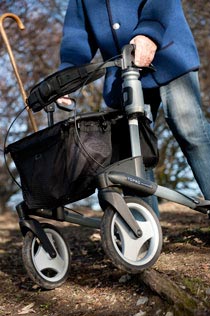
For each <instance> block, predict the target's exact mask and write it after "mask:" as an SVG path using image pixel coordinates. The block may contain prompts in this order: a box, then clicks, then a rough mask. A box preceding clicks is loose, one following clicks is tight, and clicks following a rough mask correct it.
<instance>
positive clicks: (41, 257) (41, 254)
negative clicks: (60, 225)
mask: <svg viewBox="0 0 210 316" xmlns="http://www.w3.org/2000/svg"><path fill="white" fill-rule="evenodd" d="M42 226H43V229H44V231H45V233H46V234H47V236H48V238H49V240H50V242H51V244H52V245H53V247H54V249H55V251H56V254H57V255H56V257H55V258H51V257H50V255H49V254H48V253H47V252H46V251H45V250H44V248H43V247H42V244H41V243H40V241H39V239H38V238H37V236H35V235H34V233H33V232H32V231H28V232H27V234H26V235H25V237H24V241H23V247H22V258H23V263H24V266H25V268H26V271H27V273H28V275H29V277H30V278H31V279H32V280H33V281H34V282H35V283H37V284H38V285H39V286H40V287H42V288H44V289H48V290H51V289H54V288H56V287H59V286H60V285H61V284H63V283H64V282H65V281H66V279H67V278H68V275H69V271H70V264H71V254H70V250H69V247H68V244H67V242H66V241H65V239H64V237H63V235H62V234H61V233H60V232H59V231H58V230H57V228H55V227H54V226H53V225H50V224H43V225H42Z"/></svg>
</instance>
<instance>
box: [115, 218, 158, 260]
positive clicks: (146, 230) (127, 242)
mask: <svg viewBox="0 0 210 316" xmlns="http://www.w3.org/2000/svg"><path fill="white" fill-rule="evenodd" d="M118 219H119V218H118ZM138 223H139V227H140V228H141V230H142V237H140V238H136V237H135V236H133V238H131V233H130V229H129V227H128V226H127V225H126V224H125V223H124V222H123V221H122V220H118V221H117V226H118V227H119V230H120V236H121V239H122V253H123V255H124V256H125V257H126V258H127V259H129V260H133V261H137V260H138V256H139V253H140V252H141V249H142V247H143V245H144V244H145V242H146V241H147V240H149V239H150V238H152V237H153V230H152V226H151V224H150V223H149V222H141V221H139V222H138ZM142 250H143V249H142Z"/></svg>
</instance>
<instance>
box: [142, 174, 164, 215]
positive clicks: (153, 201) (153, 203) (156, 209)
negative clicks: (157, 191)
mask: <svg viewBox="0 0 210 316" xmlns="http://www.w3.org/2000/svg"><path fill="white" fill-rule="evenodd" d="M145 174H146V179H147V180H150V181H152V182H155V177H154V172H153V170H152V169H146V172H145ZM142 200H144V201H145V202H146V203H148V204H149V206H150V207H151V208H152V209H153V211H154V212H155V214H156V215H157V217H159V216H160V212H159V207H158V199H157V197H156V196H155V195H150V196H148V197H146V198H142Z"/></svg>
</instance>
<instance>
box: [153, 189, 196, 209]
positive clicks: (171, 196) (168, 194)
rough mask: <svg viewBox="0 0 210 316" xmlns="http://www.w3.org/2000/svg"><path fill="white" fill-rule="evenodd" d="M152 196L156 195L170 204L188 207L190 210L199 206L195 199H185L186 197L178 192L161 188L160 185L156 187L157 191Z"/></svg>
mask: <svg viewBox="0 0 210 316" xmlns="http://www.w3.org/2000/svg"><path fill="white" fill-rule="evenodd" d="M154 195H156V196H157V197H160V198H163V199H166V200H169V201H171V202H175V203H178V204H182V205H185V206H188V207H190V208H192V209H195V208H196V206H197V205H198V204H199V201H197V200H196V199H193V198H190V197H187V196H186V195H184V194H182V193H180V192H177V191H174V190H171V189H168V188H166V187H162V186H160V185H158V186H157V189H156V191H155V193H154Z"/></svg>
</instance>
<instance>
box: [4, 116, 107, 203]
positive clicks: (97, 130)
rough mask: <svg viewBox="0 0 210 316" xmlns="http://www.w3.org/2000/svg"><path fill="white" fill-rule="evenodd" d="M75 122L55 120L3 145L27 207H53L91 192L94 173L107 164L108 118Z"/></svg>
mask: <svg viewBox="0 0 210 316" xmlns="http://www.w3.org/2000/svg"><path fill="white" fill-rule="evenodd" d="M76 125H77V129H75V123H74V120H67V121H63V122H59V123H57V124H55V125H54V126H52V127H48V128H46V129H43V130H41V131H38V132H36V133H34V134H32V135H29V136H27V137H25V138H23V139H21V140H19V141H17V142H15V143H13V144H10V145H9V146H8V147H7V152H10V154H11V156H12V158H13V160H14V162H15V165H16V167H17V170H18V172H19V175H20V180H21V188H22V192H23V198H24V200H25V202H26V204H27V206H28V207H29V208H30V209H33V208H54V207H57V206H60V205H64V204H68V203H70V202H74V201H77V200H80V199H82V198H85V197H87V196H89V195H91V194H93V193H94V191H95V184H94V179H95V176H96V174H97V173H98V172H100V171H101V170H102V169H103V167H106V166H107V165H109V164H110V160H111V155H112V146H111V121H110V120H107V119H106V118H105V116H104V115H101V116H100V117H98V116H97V115H96V116H95V117H92V118H91V117H87V118H83V119H79V120H77V122H76ZM77 133H78V135H79V138H78V135H77Z"/></svg>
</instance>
